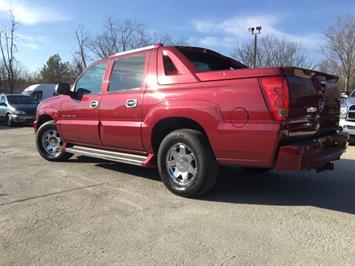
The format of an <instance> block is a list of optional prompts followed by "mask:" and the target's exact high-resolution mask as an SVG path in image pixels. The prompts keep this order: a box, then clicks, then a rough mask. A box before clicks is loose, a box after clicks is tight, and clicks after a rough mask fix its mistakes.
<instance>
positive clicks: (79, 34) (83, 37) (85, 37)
mask: <svg viewBox="0 0 355 266" xmlns="http://www.w3.org/2000/svg"><path fill="white" fill-rule="evenodd" d="M75 38H76V43H77V47H76V49H75V51H74V65H75V67H76V68H77V69H78V72H82V71H83V70H84V69H85V68H86V67H87V62H88V60H89V57H88V50H89V42H90V33H89V32H88V31H87V30H86V29H85V27H84V26H83V25H79V26H78V28H77V29H76V30H75Z"/></svg>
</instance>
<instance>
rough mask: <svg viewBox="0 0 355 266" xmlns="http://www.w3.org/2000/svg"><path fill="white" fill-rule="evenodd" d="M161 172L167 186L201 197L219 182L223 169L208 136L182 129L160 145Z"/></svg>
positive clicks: (176, 192)
mask: <svg viewBox="0 0 355 266" xmlns="http://www.w3.org/2000/svg"><path fill="white" fill-rule="evenodd" d="M158 170H159V174H160V177H161V179H162V180H163V182H164V184H165V186H166V187H167V188H168V189H169V190H170V191H171V192H173V193H175V194H177V195H180V196H184V197H197V196H200V195H202V194H204V193H206V192H207V191H209V190H210V189H211V188H212V187H213V185H214V184H215V183H216V180H217V176H218V170H219V166H218V163H217V162H216V159H215V157H214V155H213V153H212V150H211V148H210V145H209V143H208V141H207V140H206V138H205V137H204V135H203V134H202V133H200V132H198V131H196V130H191V129H180V130H175V131H173V132H171V133H170V134H168V135H167V136H166V137H165V138H164V139H163V141H162V143H161V144H160V146H159V151H158Z"/></svg>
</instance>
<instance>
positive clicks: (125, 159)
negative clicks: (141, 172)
mask: <svg viewBox="0 0 355 266" xmlns="http://www.w3.org/2000/svg"><path fill="white" fill-rule="evenodd" d="M65 151H66V152H69V153H74V154H77V155H85V156H88V157H94V158H99V159H104V160H109V161H115V162H119V163H127V164H133V165H138V166H141V165H142V163H143V162H144V161H145V160H147V158H148V156H144V155H137V154H131V153H123V152H117V151H108V150H102V149H95V148H89V147H84V146H77V145H75V146H73V147H68V148H65Z"/></svg>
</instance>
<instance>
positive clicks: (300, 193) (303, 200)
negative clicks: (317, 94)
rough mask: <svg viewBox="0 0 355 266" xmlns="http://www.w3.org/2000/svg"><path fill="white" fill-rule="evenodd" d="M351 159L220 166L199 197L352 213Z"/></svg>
mask: <svg viewBox="0 0 355 266" xmlns="http://www.w3.org/2000/svg"><path fill="white" fill-rule="evenodd" d="M71 161H73V162H94V163H96V164H95V165H96V166H98V167H101V168H105V169H107V170H111V171H115V172H121V173H125V174H130V175H134V176H139V177H143V178H148V179H151V180H153V181H159V182H160V178H159V175H158V172H157V170H156V169H154V168H151V169H150V168H142V167H138V166H133V165H126V164H121V163H110V162H107V161H104V160H98V159H92V158H88V157H85V156H80V157H78V159H73V160H71ZM354 162H355V161H354V160H349V159H342V160H340V161H338V162H337V163H336V167H335V171H326V172H321V173H319V174H318V173H316V171H304V172H294V173H276V172H273V171H271V172H268V173H255V172H250V171H248V170H244V169H242V168H239V167H223V168H222V169H221V172H220V174H219V179H218V182H217V184H216V185H215V187H214V188H213V189H212V190H211V191H210V192H209V193H207V194H206V195H204V196H202V197H201V198H199V199H198V200H202V201H213V202H226V203H236V204H258V205H275V206H314V207H319V208H325V209H329V210H335V211H341V212H346V213H351V214H355V175H354V172H355V171H354V170H355V167H354Z"/></svg>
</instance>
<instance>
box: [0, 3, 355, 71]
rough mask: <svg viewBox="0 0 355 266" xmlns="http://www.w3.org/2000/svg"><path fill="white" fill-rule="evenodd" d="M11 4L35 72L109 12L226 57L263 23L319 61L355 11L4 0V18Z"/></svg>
mask: <svg viewBox="0 0 355 266" xmlns="http://www.w3.org/2000/svg"><path fill="white" fill-rule="evenodd" d="M11 8H12V9H13V10H14V13H15V16H16V18H17V20H18V21H19V23H20V25H19V26H20V27H19V30H18V34H19V38H20V41H19V43H18V53H17V58H18V60H19V61H20V62H21V63H22V64H23V65H24V66H26V67H27V69H28V70H30V71H34V70H38V69H39V68H41V67H42V66H43V64H44V63H45V62H46V60H47V59H48V57H49V56H51V55H53V54H56V53H58V54H59V55H60V56H61V57H62V58H63V59H64V60H71V57H72V51H73V49H74V46H75V39H74V31H75V29H76V27H77V26H78V24H83V25H85V26H86V28H87V29H88V30H90V31H91V32H92V33H94V34H95V33H97V32H99V31H100V29H101V26H102V22H103V21H104V20H105V18H106V17H108V16H112V17H115V18H117V19H125V18H133V19H138V20H140V21H142V22H143V23H145V24H146V25H147V26H148V29H149V31H151V32H161V33H163V34H164V33H168V34H169V35H171V36H172V37H174V38H180V37H184V38H185V39H186V40H187V41H188V42H189V43H190V44H192V45H196V46H203V47H208V48H211V49H214V50H217V51H219V52H222V53H224V54H227V55H229V54H230V53H231V51H232V50H233V47H235V46H236V45H238V44H239V43H241V42H244V41H246V40H248V39H250V38H251V35H250V33H249V32H248V27H250V26H257V25H261V26H263V29H262V35H263V36H265V35H267V34H274V35H277V36H279V37H282V38H287V39H289V40H293V41H297V42H300V43H301V44H302V45H303V46H304V47H305V48H307V50H308V53H309V54H310V56H311V57H313V58H314V59H315V60H316V59H318V58H319V57H320V56H321V54H320V53H319V52H318V48H319V46H320V45H321V44H322V41H323V36H322V33H323V32H324V30H325V29H326V28H327V27H328V26H329V25H331V24H333V23H334V22H335V20H336V17H337V16H339V15H348V14H350V15H354V14H355V1H350V0H343V1H341V0H338V1H324V0H323V1H316V0H313V1H312V0H308V1H304V0H297V1H286V0H283V1H273V0H263V1H237V0H235V1H233V0H214V1H210V0H189V1H182V0H181V1H178V0H175V1H168V0H166V1H160V0H146V1H143V0H130V1H126V0H117V1H114V0H101V1H100V0H96V1H94V0H86V1H85V0H31V1H10V0H0V20H3V19H4V18H5V16H6V12H8V10H9V9H11Z"/></svg>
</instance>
